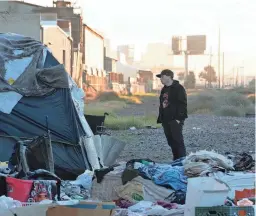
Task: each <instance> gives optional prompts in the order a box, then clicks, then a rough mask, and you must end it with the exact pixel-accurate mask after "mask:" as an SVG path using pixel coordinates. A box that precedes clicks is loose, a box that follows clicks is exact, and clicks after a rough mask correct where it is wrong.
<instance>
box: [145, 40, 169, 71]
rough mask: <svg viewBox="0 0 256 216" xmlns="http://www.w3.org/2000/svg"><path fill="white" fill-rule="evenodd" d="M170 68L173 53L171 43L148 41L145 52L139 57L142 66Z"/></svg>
mask: <svg viewBox="0 0 256 216" xmlns="http://www.w3.org/2000/svg"><path fill="white" fill-rule="evenodd" d="M160 66H161V67H165V68H170V67H172V66H173V55H172V51H171V45H169V44H164V43H150V44H148V46H147V48H146V52H145V53H144V54H143V55H142V58H141V67H142V68H149V69H151V68H154V67H160Z"/></svg>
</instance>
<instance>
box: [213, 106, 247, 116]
mask: <svg viewBox="0 0 256 216" xmlns="http://www.w3.org/2000/svg"><path fill="white" fill-rule="evenodd" d="M243 110H244V109H243V108H241V107H234V106H228V105H226V106H221V107H220V108H219V109H217V110H216V111H215V114H216V115H219V116H233V117H241V116H245V113H244V111H243Z"/></svg>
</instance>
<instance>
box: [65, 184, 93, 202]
mask: <svg viewBox="0 0 256 216" xmlns="http://www.w3.org/2000/svg"><path fill="white" fill-rule="evenodd" d="M69 198H71V199H75V200H86V199H89V198H90V192H89V190H86V189H84V188H83V187H82V186H79V185H74V184H72V183H71V182H70V181H63V182H62V183H61V200H67V199H69Z"/></svg>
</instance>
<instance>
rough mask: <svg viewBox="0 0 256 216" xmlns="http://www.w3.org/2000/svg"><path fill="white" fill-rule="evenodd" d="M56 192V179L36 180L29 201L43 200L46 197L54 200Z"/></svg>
mask: <svg viewBox="0 0 256 216" xmlns="http://www.w3.org/2000/svg"><path fill="white" fill-rule="evenodd" d="M56 194H57V187H56V181H49V180H35V181H34V182H33V186H32V190H31V193H30V198H29V199H28V202H41V201H42V200H45V199H49V200H53V199H55V196H56Z"/></svg>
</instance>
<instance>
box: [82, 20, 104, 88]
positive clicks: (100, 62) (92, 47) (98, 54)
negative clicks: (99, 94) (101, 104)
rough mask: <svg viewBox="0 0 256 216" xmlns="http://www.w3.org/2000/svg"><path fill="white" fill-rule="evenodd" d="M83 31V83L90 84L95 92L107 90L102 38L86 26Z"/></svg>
mask: <svg viewBox="0 0 256 216" xmlns="http://www.w3.org/2000/svg"><path fill="white" fill-rule="evenodd" d="M83 29H84V33H83V35H84V50H83V53H84V69H85V70H84V71H83V74H84V75H83V77H84V78H83V83H86V84H90V85H91V86H92V87H93V88H94V89H95V90H97V91H103V90H105V89H106V88H107V77H106V71H105V70H104V38H103V36H102V35H100V34H99V33H98V32H96V30H94V29H92V28H90V27H89V26H88V25H86V24H84V25H83Z"/></svg>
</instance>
